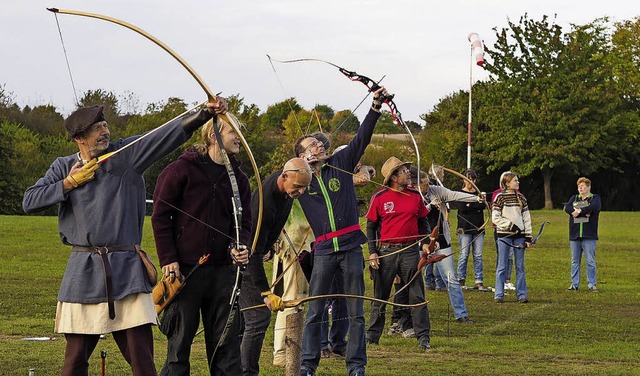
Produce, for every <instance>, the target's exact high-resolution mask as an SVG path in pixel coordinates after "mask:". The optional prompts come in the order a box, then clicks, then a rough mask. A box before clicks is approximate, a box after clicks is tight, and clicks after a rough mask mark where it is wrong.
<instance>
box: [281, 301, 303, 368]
mask: <svg viewBox="0 0 640 376" xmlns="http://www.w3.org/2000/svg"><path fill="white" fill-rule="evenodd" d="M303 323H304V310H303V309H301V308H298V307H296V309H295V311H294V312H293V313H291V314H290V315H288V316H287V327H286V328H285V332H284V333H285V334H284V341H285V344H286V346H287V348H286V351H285V368H284V375H285V376H298V375H300V363H301V353H302V326H303Z"/></svg>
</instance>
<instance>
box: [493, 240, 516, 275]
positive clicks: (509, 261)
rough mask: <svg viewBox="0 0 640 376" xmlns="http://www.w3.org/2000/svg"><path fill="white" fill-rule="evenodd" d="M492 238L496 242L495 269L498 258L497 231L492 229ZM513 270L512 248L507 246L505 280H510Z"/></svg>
mask: <svg viewBox="0 0 640 376" xmlns="http://www.w3.org/2000/svg"><path fill="white" fill-rule="evenodd" d="M493 240H495V242H496V269H498V259H499V253H500V250H499V249H498V233H497V232H496V229H495V228H494V229H493ZM512 272H513V248H512V247H509V258H508V259H507V274H506V277H505V280H507V281H511V273H512Z"/></svg>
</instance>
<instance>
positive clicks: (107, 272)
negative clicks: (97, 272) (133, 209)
mask: <svg viewBox="0 0 640 376" xmlns="http://www.w3.org/2000/svg"><path fill="white" fill-rule="evenodd" d="M71 251H72V252H90V253H97V254H99V255H100V258H102V267H103V268H104V279H105V285H106V288H107V305H108V307H109V318H110V319H111V320H113V319H115V318H116V308H115V305H114V303H113V287H112V280H113V276H112V274H111V264H110V263H109V258H108V257H107V254H108V253H109V252H125V251H130V252H135V246H133V245H113V246H103V247H86V246H81V245H74V246H73V248H71Z"/></svg>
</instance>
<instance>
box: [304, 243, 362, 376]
mask: <svg viewBox="0 0 640 376" xmlns="http://www.w3.org/2000/svg"><path fill="white" fill-rule="evenodd" d="M338 272H341V273H342V277H343V281H344V292H345V294H353V295H360V296H362V295H363V294H364V258H363V256H362V248H360V247H358V248H355V249H351V250H348V251H340V252H334V253H332V254H330V255H326V256H318V255H316V256H314V259H313V270H312V272H311V281H310V283H309V296H317V295H324V294H327V293H328V292H329V290H330V289H331V284H332V282H333V278H334V276H335V275H336V274H337V273H338ZM325 301H326V299H317V300H312V301H311V302H309V307H308V310H307V318H306V320H305V323H304V331H303V332H302V369H303V370H307V371H312V372H315V370H316V368H317V367H318V364H319V363H320V343H321V338H320V333H321V331H322V330H321V325H320V323H321V322H322V314H323V312H324V304H325ZM346 301H347V313H348V315H349V341H348V343H347V354H346V356H345V360H346V363H347V364H346V365H347V371H348V372H349V373H350V374H351V373H353V372H354V371H355V370H358V369H364V368H365V366H366V364H367V348H366V343H365V324H364V300H362V299H346Z"/></svg>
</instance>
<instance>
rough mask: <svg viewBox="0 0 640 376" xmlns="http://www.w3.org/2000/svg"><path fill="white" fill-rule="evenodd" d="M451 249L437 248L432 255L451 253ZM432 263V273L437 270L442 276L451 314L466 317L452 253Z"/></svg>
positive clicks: (457, 317) (465, 307) (465, 308)
mask: <svg viewBox="0 0 640 376" xmlns="http://www.w3.org/2000/svg"><path fill="white" fill-rule="evenodd" d="M452 253H453V251H452V250H451V247H447V248H444V249H439V250H437V251H435V252H434V255H451V254H452ZM432 265H434V273H435V272H437V273H439V274H440V276H441V277H442V280H443V282H444V285H445V287H446V289H447V292H448V293H449V300H450V301H451V307H452V308H453V315H454V316H455V317H456V319H459V318H462V317H467V316H468V315H467V306H466V304H465V303H464V295H462V287H460V282H459V281H458V277H457V276H456V267H455V262H454V259H453V255H451V256H449V257H447V258H444V259H442V261H439V262H436V263H435V264H432Z"/></svg>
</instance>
